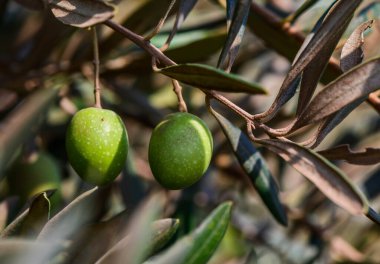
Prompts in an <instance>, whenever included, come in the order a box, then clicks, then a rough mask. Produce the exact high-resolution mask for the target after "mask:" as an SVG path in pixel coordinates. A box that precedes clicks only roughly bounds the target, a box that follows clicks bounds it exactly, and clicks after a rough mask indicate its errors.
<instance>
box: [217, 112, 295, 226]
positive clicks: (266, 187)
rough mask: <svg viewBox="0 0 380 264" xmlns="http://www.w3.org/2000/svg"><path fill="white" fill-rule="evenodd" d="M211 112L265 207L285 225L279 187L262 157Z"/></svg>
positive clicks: (252, 146) (233, 129)
mask: <svg viewBox="0 0 380 264" xmlns="http://www.w3.org/2000/svg"><path fill="white" fill-rule="evenodd" d="M212 114H213V115H214V116H215V118H216V119H217V120H218V122H219V124H220V126H221V127H222V129H223V132H224V134H225V135H226V137H227V139H228V141H229V142H230V145H231V147H232V149H233V152H234V154H235V156H236V158H237V159H238V161H239V163H240V165H241V166H242V168H243V169H244V171H245V172H246V173H247V175H248V177H249V179H250V181H251V183H252V185H253V187H254V188H255V189H256V191H257V193H258V194H259V195H260V197H261V199H262V200H263V202H264V203H265V205H266V207H267V208H268V210H269V211H270V212H271V213H272V215H273V216H274V218H275V219H276V220H277V221H278V222H279V223H281V224H282V225H284V226H286V225H287V222H288V219H287V216H286V211H285V208H284V207H283V205H282V204H281V201H280V198H279V189H278V187H277V184H276V181H275V180H274V178H273V176H272V174H271V172H270V171H269V169H268V167H267V165H266V163H265V160H264V158H263V157H262V156H261V154H260V152H259V151H258V150H257V149H256V148H255V146H254V145H253V144H252V142H251V141H250V139H249V138H248V137H247V136H246V135H245V134H244V133H243V132H242V131H241V130H240V129H239V128H237V127H236V126H234V125H233V124H232V123H231V122H230V121H228V120H227V119H226V118H225V117H223V116H222V115H220V114H218V113H217V112H216V111H212Z"/></svg>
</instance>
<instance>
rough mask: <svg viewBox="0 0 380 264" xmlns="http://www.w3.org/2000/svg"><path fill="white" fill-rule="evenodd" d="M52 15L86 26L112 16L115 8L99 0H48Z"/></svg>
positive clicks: (61, 19) (64, 21)
mask: <svg viewBox="0 0 380 264" xmlns="http://www.w3.org/2000/svg"><path fill="white" fill-rule="evenodd" d="M48 4H49V7H50V9H51V11H52V13H53V15H54V16H55V17H56V18H57V19H58V20H59V21H61V22H62V23H64V24H67V25H71V26H75V27H80V28H86V27H91V26H93V25H96V24H98V23H102V22H104V21H106V20H108V19H110V18H112V17H113V16H114V13H115V8H114V7H113V6H112V5H110V4H108V3H107V2H106V1H100V0H70V1H69V0H49V1H48Z"/></svg>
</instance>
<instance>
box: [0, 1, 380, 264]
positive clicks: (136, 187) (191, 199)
mask: <svg viewBox="0 0 380 264" xmlns="http://www.w3.org/2000/svg"><path fill="white" fill-rule="evenodd" d="M117 2H119V3H118V12H117V14H116V16H115V17H114V20H115V21H118V22H119V23H121V24H123V25H125V26H126V27H128V28H129V29H131V30H132V31H134V32H136V33H138V34H141V35H148V33H149V32H151V31H152V30H153V28H154V27H155V26H156V24H157V23H158V21H159V19H160V18H161V17H163V15H164V13H165V12H166V10H167V8H168V6H169V4H170V1H169V0H161V1H154V0H128V1H127V0H125V1H124V0H121V1H117ZM254 2H255V5H256V8H255V9H254V8H252V9H251V10H250V13H249V20H248V29H252V30H246V33H245V35H244V38H243V41H242V44H241V48H240V51H239V54H238V56H237V58H236V61H235V63H234V65H233V67H232V72H233V73H237V74H239V75H240V76H241V77H242V78H244V79H245V80H247V81H250V82H256V83H260V84H261V85H262V86H263V87H265V88H266V89H267V91H268V92H269V95H255V96H250V95H246V94H228V95H226V96H227V97H228V98H229V99H231V100H232V101H234V102H236V103H237V104H238V105H239V106H241V107H242V108H244V109H246V110H247V111H248V112H250V113H258V112H262V111H263V110H265V109H267V108H268V107H269V106H270V104H271V103H272V102H273V100H274V98H275V96H276V94H277V92H278V89H279V88H280V86H281V82H282V80H283V79H284V77H285V75H286V73H287V70H288V69H289V67H290V62H289V59H290V60H291V58H293V57H294V56H295V53H296V52H297V51H298V49H299V47H300V45H301V41H300V38H299V36H302V35H306V34H308V32H310V30H311V29H312V27H313V26H314V24H315V22H316V21H317V20H318V18H319V17H320V16H321V15H322V14H323V12H324V11H325V10H326V9H327V8H328V7H329V6H330V5H331V3H332V2H333V1H329V0H321V1H316V4H315V5H313V6H312V7H311V8H310V9H308V10H307V11H305V12H304V13H303V14H302V15H301V16H300V17H299V18H298V19H297V20H296V21H295V22H294V24H293V25H292V31H294V32H297V34H295V35H294V38H293V39H292V38H291V36H289V39H288V41H287V42H286V43H282V42H281V41H279V40H278V39H280V37H279V36H277V35H269V34H272V32H268V35H267V36H265V34H264V37H263V33H262V32H261V33H258V34H254V33H255V30H256V31H258V32H260V28H258V29H257V28H256V29H255V28H254V27H255V26H256V27H260V26H261V25H260V24H255V22H254V21H253V22H252V20H254V19H255V18H257V17H258V14H256V12H257V10H261V11H262V10H264V11H265V12H271V13H272V14H273V16H274V17H275V18H277V19H278V21H280V22H281V21H282V20H284V19H286V18H287V17H288V16H290V15H291V14H293V13H294V12H295V11H296V10H297V8H298V7H299V6H300V5H301V4H302V3H303V2H305V1H300V0H282V1H279V0H267V1H264V0H261V1H254ZM30 3H32V1H24V0H18V1H16V0H0V40H1V41H0V143H1V145H0V149H1V150H0V173H1V178H2V179H3V180H2V182H1V188H0V197H1V203H0V228H1V229H4V228H6V226H8V225H9V223H12V222H14V219H15V218H16V217H17V216H18V215H19V214H20V212H23V211H24V210H25V209H26V208H28V207H29V205H30V203H31V198H32V197H33V195H36V194H37V193H39V192H41V191H43V190H47V189H58V190H57V191H56V192H55V193H54V194H52V196H50V200H51V201H50V202H51V212H50V213H51V215H50V217H52V216H54V215H55V214H56V213H57V212H59V211H61V209H62V208H64V206H65V205H67V204H69V203H70V202H71V201H73V200H74V199H75V198H76V197H78V196H79V194H81V193H83V192H84V191H87V190H90V189H91V188H92V186H89V185H87V184H86V183H84V182H82V181H81V180H80V178H79V177H78V176H77V175H76V174H75V172H74V171H73V170H72V168H71V167H70V166H69V164H68V162H67V157H66V153H65V147H64V138H65V131H66V127H67V125H68V121H69V120H70V118H71V116H72V115H73V114H74V113H75V112H76V111H78V110H79V109H82V108H85V107H88V106H92V105H93V69H92V39H91V32H90V31H89V30H86V29H77V28H74V27H70V26H66V25H63V24H62V23H60V22H59V21H58V20H56V19H55V18H54V17H53V16H52V14H51V13H50V12H47V11H45V10H43V6H41V5H39V4H37V5H36V4H32V5H30ZM224 6H225V1H223V0H220V1H216V0H215V1H207V0H199V1H198V3H197V4H196V5H195V7H194V9H193V10H192V11H191V12H190V14H189V16H188V17H187V19H186V20H185V22H184V24H183V25H182V26H181V28H180V29H179V31H178V33H177V34H176V35H175V37H174V39H173V42H172V44H171V46H170V48H169V49H168V50H167V51H166V52H165V54H166V55H167V56H168V57H170V58H171V59H173V60H174V61H176V62H177V63H189V62H197V63H204V64H209V65H214V66H215V65H216V63H217V60H218V56H219V54H220V51H221V49H222V47H223V44H224V40H225V38H226V36H227V30H226V21H225V20H226V19H225V16H226V15H225V13H226V10H225V8H224ZM41 8H42V9H41ZM173 10H174V11H173V12H171V13H170V14H169V18H168V20H167V22H166V23H165V25H164V27H163V28H162V30H161V31H160V33H159V34H158V35H156V36H155V37H154V38H153V39H152V43H153V44H154V45H156V46H161V45H163V44H164V43H165V40H166V39H167V37H168V35H169V34H170V32H171V28H172V25H173V23H174V20H175V10H176V8H174V9H173ZM379 16H380V3H379V2H378V1H369V0H367V1H363V2H362V4H361V6H360V8H359V9H358V11H357V12H356V14H355V16H354V18H353V20H352V22H351V24H350V25H349V27H348V29H347V30H346V33H345V34H344V36H343V38H342V39H341V41H340V43H339V44H338V46H337V48H336V50H335V51H334V58H335V59H336V60H337V59H338V58H339V55H340V51H341V48H342V46H343V44H344V42H345V40H346V39H347V38H348V36H349V35H350V33H351V32H352V31H353V30H354V29H355V28H356V27H357V26H358V25H359V24H361V23H362V22H364V21H367V20H369V19H377V18H378V17H379ZM251 19H252V20H251ZM263 23H264V24H265V21H264V22H263ZM99 31H100V40H99V45H100V56H101V64H100V67H101V84H102V88H103V93H102V100H103V107H104V108H108V109H112V110H114V111H115V112H117V113H118V114H119V115H121V117H122V119H123V121H124V122H125V125H126V128H127V130H128V134H129V140H130V150H129V155H128V160H127V162H126V167H125V169H124V170H123V172H122V174H121V175H120V176H119V177H118V178H117V180H116V181H115V182H114V183H113V184H112V186H109V187H107V190H102V191H103V192H105V191H108V192H107V193H106V194H104V193H102V194H101V196H102V199H100V201H102V202H99V208H98V210H100V209H102V210H100V211H99V212H97V213H93V214H94V216H93V217H92V218H93V219H91V221H90V220H88V221H87V220H86V221H85V220H84V221H83V223H86V224H88V223H89V222H96V221H99V220H102V221H104V220H107V219H110V218H112V217H113V216H115V215H117V214H119V213H121V212H124V211H125V210H126V212H127V214H128V216H130V215H132V214H133V212H135V210H136V208H138V206H139V205H140V204H141V202H142V201H143V200H144V199H145V198H146V197H148V196H149V194H150V193H152V192H153V190H157V189H160V188H161V187H159V186H158V184H157V183H156V182H155V181H154V179H153V176H152V174H151V171H150V168H149V164H148V158H147V150H148V143H149V138H150V134H151V132H152V129H153V128H154V126H155V125H156V124H157V123H158V122H159V121H160V120H161V119H162V118H163V117H164V116H165V115H166V114H168V113H172V112H176V111H177V98H176V96H175V94H174V93H173V92H172V85H171V80H170V79H169V78H167V77H165V76H163V75H159V74H157V73H154V72H153V70H152V68H151V58H150V57H149V55H147V54H146V53H145V52H144V51H142V50H141V49H140V48H137V47H136V46H135V45H133V44H132V43H131V42H130V41H129V40H127V39H125V38H123V37H122V36H121V35H119V34H117V33H115V32H113V31H111V30H110V29H109V28H106V27H99ZM273 34H275V32H274V33H273ZM270 39H272V40H274V41H275V42H276V41H278V43H277V46H271V45H270V43H271V41H270ZM379 41H380V23H379V21H378V20H376V21H375V24H374V26H373V27H372V29H371V30H370V31H367V32H366V33H365V43H364V51H365V52H364V53H365V60H367V59H370V58H374V57H377V56H379V53H380V46H379V45H378V43H379ZM334 58H333V59H334ZM322 87H323V85H322V84H321V85H320V87H319V89H321V88H322ZM47 88H49V89H47ZM183 94H184V98H185V101H186V103H187V106H188V108H189V112H191V113H193V114H196V115H198V116H199V117H201V118H202V119H203V120H205V122H206V123H207V124H208V125H209V127H210V129H211V131H212V132H213V135H214V144H215V148H214V155H213V161H212V163H211V165H210V168H209V170H208V171H207V173H206V175H205V176H204V177H203V178H202V180H201V181H200V182H198V183H197V184H195V185H194V186H192V187H190V188H187V189H185V190H183V191H168V192H166V193H165V196H166V198H167V201H166V202H165V206H164V208H163V209H162V211H163V213H162V214H161V218H164V217H170V218H175V219H179V220H180V224H179V226H178V230H177V232H176V233H175V235H174V236H173V237H172V238H171V240H170V241H169V245H171V244H173V243H174V242H175V241H176V240H178V239H179V238H181V237H182V236H185V235H186V234H188V233H189V232H191V231H192V230H194V228H195V227H196V226H198V224H199V223H200V222H201V220H202V219H204V218H205V217H206V216H207V215H208V213H209V212H210V211H211V210H212V209H213V208H215V207H216V206H217V205H218V204H220V203H221V202H222V201H225V200H232V201H233V210H232V217H231V221H230V223H229V227H228V229H227V232H226V234H225V236H224V239H223V241H222V243H221V244H220V247H219V248H218V249H217V251H216V253H215V254H214V256H213V257H212V259H211V260H210V262H209V263H215V264H216V263H230V264H232V263H331V262H338V263H347V262H357V263H361V262H368V263H380V231H379V227H378V226H377V225H375V224H374V223H372V222H370V221H369V220H368V219H366V218H364V217H360V216H351V215H348V214H347V213H346V212H345V211H344V210H342V209H340V208H338V207H336V206H335V205H334V204H332V203H331V202H330V201H328V200H327V199H326V198H325V197H324V195H323V194H321V193H320V192H319V191H318V190H317V189H316V188H315V187H314V186H313V185H312V184H311V183H310V182H309V181H307V180H306V179H305V178H304V177H302V176H301V175H300V174H299V173H298V172H296V171H295V170H294V169H293V168H291V167H290V166H288V165H287V164H286V163H285V162H284V161H282V160H280V159H279V158H278V157H277V156H275V155H274V154H272V153H270V152H268V151H267V150H265V149H260V151H261V153H262V155H263V156H264V158H265V160H266V162H267V164H268V166H269V169H270V171H271V172H272V174H273V175H274V176H275V178H276V181H277V182H278V185H279V186H280V190H281V200H282V202H283V203H284V204H285V205H286V208H287V214H288V218H289V223H288V227H287V228H285V227H283V226H281V225H280V224H278V223H277V222H276V221H275V220H274V219H273V217H272V216H271V215H270V213H269V211H268V210H267V209H266V207H265V206H264V204H263V203H262V201H261V199H260V197H259V196H258V195H257V193H256V191H255V190H254V189H253V188H252V186H251V182H250V180H249V179H248V178H247V176H246V174H245V172H244V171H243V170H242V169H241V167H240V165H239V163H238V161H237V160H236V158H235V156H234V155H233V154H232V153H231V149H230V147H229V145H228V144H227V141H226V138H225V136H224V135H223V132H222V131H221V129H220V127H219V125H218V123H217V122H216V120H215V119H214V118H213V117H212V116H211V115H210V114H209V113H208V111H207V109H206V106H205V103H204V94H203V93H202V92H201V91H200V90H197V89H193V88H191V87H188V86H186V85H185V86H184V91H183ZM218 111H219V112H221V111H222V112H223V115H224V116H225V117H227V118H228V119H229V120H231V121H233V122H234V124H235V125H236V126H242V125H244V123H243V122H240V121H242V120H239V119H237V118H236V116H234V115H233V114H232V113H231V112H230V111H226V109H224V108H218ZM295 111H296V101H295V100H291V101H290V102H289V103H288V104H287V105H286V106H285V108H284V109H283V110H281V112H280V113H279V115H278V117H276V120H274V122H275V123H276V124H277V125H278V126H281V125H282V124H287V123H288V122H289V120H290V117H291V116H293V115H294V113H295ZM307 133H308V131H307V130H305V131H304V134H301V135H300V137H302V136H303V135H307ZM339 144H350V146H353V147H354V149H356V148H358V149H363V148H365V147H374V148H375V147H377V148H379V147H380V118H379V114H378V113H377V112H376V111H374V110H373V108H372V107H371V106H369V105H368V104H367V103H363V104H362V105H360V107H358V108H357V109H356V110H355V111H354V112H352V113H351V114H350V115H349V117H348V118H346V119H345V120H344V121H343V122H342V123H341V124H340V125H339V126H338V127H337V128H336V129H335V130H333V131H332V133H330V134H329V136H328V137H327V138H326V139H325V140H324V141H323V143H322V144H321V145H320V147H319V148H318V150H321V149H326V148H328V147H332V146H335V145H339ZM31 164H34V165H31ZM335 165H337V166H338V167H339V168H340V169H342V170H343V171H344V172H345V173H346V174H347V175H348V176H349V177H350V179H352V181H354V182H355V184H356V185H358V186H359V187H360V189H361V190H362V191H363V192H364V193H365V194H366V195H367V197H368V199H369V200H370V202H371V205H372V207H373V208H374V209H375V210H377V211H380V198H379V194H380V167H379V164H377V165H370V166H357V165H351V164H349V163H346V162H342V161H341V162H335ZM34 174H36V176H35V177H45V176H46V175H47V174H49V175H50V176H52V177H53V178H54V179H52V178H49V180H48V182H45V181H44V183H41V184H40V183H39V182H38V181H34V180H33V181H31V180H30V177H32V176H33V177H34ZM35 184H37V185H39V186H32V185H35ZM41 185H43V186H42V187H41ZM98 200H99V199H98ZM98 200H97V201H98ZM39 204H42V203H39ZM84 208H85V210H84V211H82V214H86V212H87V210H90V211H91V212H93V209H88V208H87V207H84ZM145 213H146V212H145ZM91 214H92V213H91ZM91 214H90V215H91ZM95 215H96V217H95ZM124 217H125V216H124ZM144 217H146V216H144ZM90 218H91V217H90ZM126 219H129V217H126ZM151 219H155V218H154V217H152V218H151ZM37 222H38V221H37ZM125 222H129V221H128V220H125ZM33 223H35V222H33ZM33 225H34V226H37V227H38V225H37V224H33ZM77 226H78V228H77V229H75V230H73V232H72V234H73V235H72V237H69V238H68V240H70V239H71V238H73V237H74V235H75V237H77V236H80V233H81V232H84V227H83V226H80V225H79V224H77ZM5 230H6V229H5ZM24 230H26V229H25V228H24ZM25 233H27V234H29V235H30V232H26V231H25V232H22V231H19V232H18V234H14V236H15V237H26V236H27V235H26V234H25ZM38 233H39V232H38V231H35V233H34V234H33V233H32V237H33V236H34V237H36V234H38ZM74 241H75V239H74ZM87 242H88V240H87V241H86V242H85V243H87ZM97 243H101V242H99V241H98V242H97ZM17 245H18V246H20V245H19V244H17ZM8 246H9V245H8V244H6V243H3V244H2V242H1V241H0V257H2V256H3V255H6V254H8V253H9V252H7V248H8ZM78 247H79V248H80V247H82V245H80V244H78ZM166 247H168V246H166ZM12 248H16V246H12ZM20 248H22V251H21V252H23V253H25V252H26V249H24V248H23V247H21V246H20ZM45 249H46V248H45ZM161 250H162V249H161ZM33 251H35V252H37V249H36V248H33ZM38 252H39V251H38ZM88 254H92V253H88ZM57 259H59V258H57ZM56 261H57V263H59V260H56ZM4 263H5V262H4ZM36 263H38V262H36ZM78 263H79V262H78ZM82 263H83V262H82ZM85 263H92V262H91V261H89V262H85Z"/></svg>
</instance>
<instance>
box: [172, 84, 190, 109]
mask: <svg viewBox="0 0 380 264" xmlns="http://www.w3.org/2000/svg"><path fill="white" fill-rule="evenodd" d="M172 83H173V91H174V92H175V94H176V95H177V99H178V109H179V111H180V112H187V106H186V102H185V100H183V96H182V87H181V85H180V84H179V82H178V81H177V80H174V79H172Z"/></svg>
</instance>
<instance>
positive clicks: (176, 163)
mask: <svg viewBox="0 0 380 264" xmlns="http://www.w3.org/2000/svg"><path fill="white" fill-rule="evenodd" d="M212 150H213V139H212V135H211V132H210V130H209V129H208V127H207V125H206V124H205V123H204V121H203V120H201V119H200V118H198V117H197V116H195V115H192V114H189V113H181V112H180V113H175V114H170V115H168V116H167V117H166V118H165V119H164V120H163V121H162V122H161V123H159V124H158V125H157V126H156V128H155V129H154V130H153V133H152V136H151V138H150V142H149V164H150V167H151V170H152V173H153V175H154V177H155V179H156V180H157V181H158V182H159V183H160V184H161V185H162V186H163V187H165V188H167V189H173V190H176V189H183V188H186V187H189V186H190V185H192V184H194V183H196V182H197V181H198V180H199V179H200V178H201V177H202V176H203V174H204V173H205V172H206V170H207V168H208V166H209V164H210V161H211V157H212Z"/></svg>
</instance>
